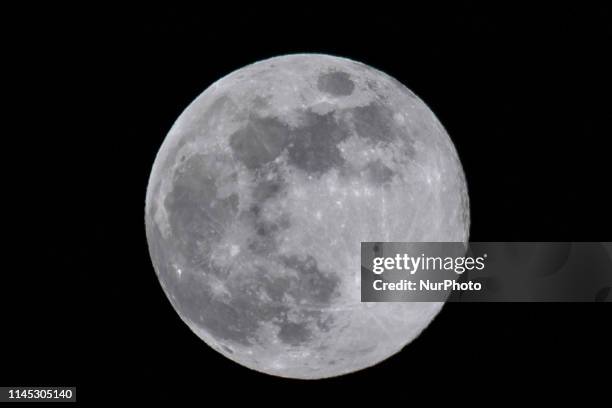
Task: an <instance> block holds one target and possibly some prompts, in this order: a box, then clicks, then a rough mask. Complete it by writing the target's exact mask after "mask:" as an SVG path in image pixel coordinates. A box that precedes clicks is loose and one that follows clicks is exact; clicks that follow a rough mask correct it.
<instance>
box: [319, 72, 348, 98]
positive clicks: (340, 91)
mask: <svg viewBox="0 0 612 408" xmlns="http://www.w3.org/2000/svg"><path fill="white" fill-rule="evenodd" d="M317 88H319V90H320V91H322V92H325V93H328V94H330V95H334V96H348V95H350V94H352V93H353V90H354V89H355V83H354V82H353V81H352V80H351V78H350V75H349V74H347V73H346V72H342V71H334V72H327V73H324V74H321V75H319V79H318V80H317Z"/></svg>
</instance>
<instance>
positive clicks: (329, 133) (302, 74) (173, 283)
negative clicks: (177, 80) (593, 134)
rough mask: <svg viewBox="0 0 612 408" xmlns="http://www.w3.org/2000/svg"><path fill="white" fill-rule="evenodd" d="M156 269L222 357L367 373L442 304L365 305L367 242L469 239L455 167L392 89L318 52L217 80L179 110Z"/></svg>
mask: <svg viewBox="0 0 612 408" xmlns="http://www.w3.org/2000/svg"><path fill="white" fill-rule="evenodd" d="M145 207H146V208H145V222H146V233H147V240H148V244H149V251H150V255H151V258H152V261H153V265H154V267H155V271H156V273H157V276H158V278H159V281H160V283H161V286H162V287H163V290H164V292H165V293H166V295H167V296H168V299H169V300H170V302H171V303H172V306H173V307H174V309H175V310H176V311H177V313H178V314H179V316H180V317H181V319H182V320H183V321H184V322H185V323H186V324H187V325H188V326H189V327H190V328H191V330H192V331H193V332H194V333H195V334H197V335H198V336H199V337H200V338H201V339H202V340H204V342H206V344H208V345H209V346H210V347H212V348H213V349H215V350H216V351H218V352H219V353H221V354H222V355H224V356H225V357H227V358H229V359H231V360H233V361H235V362H237V363H239V364H241V365H243V366H246V367H249V368H251V369H254V370H257V371H260V372H264V373H267V374H271V375H276V376H282V377H290V378H302V379H317V378H325V377H332V376H338V375H342V374H346V373H350V372H354V371H357V370H360V369H363V368H366V367H370V366H372V365H375V364H377V363H378V362H380V361H382V360H384V359H386V358H388V357H389V356H391V355H393V354H395V353H397V352H398V351H399V350H401V349H402V348H403V347H404V346H406V345H407V344H408V343H410V342H411V341H412V340H414V339H415V338H416V337H417V336H418V335H419V334H420V333H421V332H422V330H423V329H424V328H425V327H426V326H427V325H428V324H429V323H430V322H431V321H432V319H434V317H435V316H436V315H437V314H438V312H439V311H440V309H441V308H442V306H443V303H440V302H438V303H427V302H420V303H419V302H414V303H365V302H363V303H362V302H361V301H360V273H361V256H360V244H361V242H362V241H411V242H415V241H418V242H437V241H445V242H451V241H452V242H467V240H468V233H469V223H470V219H469V202H468V195H467V187H466V182H465V177H464V173H463V169H462V167H461V163H460V161H459V159H458V156H457V152H456V150H455V148H454V146H453V143H452V141H451V140H450V138H449V136H448V134H447V133H446V131H445V130H444V128H443V127H442V125H441V124H440V122H439V121H438V120H437V119H436V117H435V116H434V114H433V113H432V112H431V110H430V109H429V108H428V107H427V106H426V105H425V103H424V102H423V101H421V100H420V99H419V98H418V97H417V96H415V95H414V94H413V93H412V92H411V91H410V90H409V89H407V88H406V87H405V86H403V85H402V84H400V83H399V82H398V81H396V80H395V79H393V78H391V77H390V76H388V75H386V74H384V73H383V72H381V71H378V70H376V69H374V68H371V67H369V66H367V65H364V64H361V63H358V62H355V61H352V60H349V59H345V58H339V57H333V56H328V55H321V54H296V55H286V56H280V57H276V58H271V59H268V60H264V61H260V62H257V63H255V64H252V65H249V66H246V67H244V68H242V69H239V70H237V71H235V72H233V73H231V74H229V75H227V76H226V77H224V78H222V79H220V80H219V81H217V82H215V83H214V84H212V85H211V86H210V87H209V88H208V89H206V90H205V91H204V92H203V93H202V94H201V95H200V96H198V97H197V98H196V99H195V100H194V101H193V102H192V103H191V104H190V105H189V106H188V107H187V108H186V109H185V111H184V112H183V113H182V114H181V115H180V116H179V118H178V119H177V121H176V122H175V124H174V125H173V127H172V129H171V130H170V132H169V133H168V135H167V136H166V138H165V140H164V142H163V144H162V146H161V148H160V150H159V152H158V154H157V157H156V159H155V163H154V165H153V169H152V172H151V175H150V179H149V184H148V188H147V196H146V205H145Z"/></svg>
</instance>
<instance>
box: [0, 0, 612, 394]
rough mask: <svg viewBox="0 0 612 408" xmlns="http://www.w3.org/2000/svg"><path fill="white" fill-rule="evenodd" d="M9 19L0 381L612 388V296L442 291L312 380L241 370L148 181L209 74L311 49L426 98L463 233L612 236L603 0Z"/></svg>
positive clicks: (149, 388)
mask: <svg viewBox="0 0 612 408" xmlns="http://www.w3.org/2000/svg"><path fill="white" fill-rule="evenodd" d="M12 17H13V16H12V15H10V14H6V17H5V19H7V20H11V19H12ZM18 17H19V18H20V20H19V23H18V24H16V27H15V28H7V29H6V30H7V35H6V36H5V41H6V43H7V51H10V52H15V57H14V58H11V59H7V61H10V63H9V62H7V63H6V65H10V66H11V67H12V68H15V69H14V71H15V72H14V74H12V75H11V76H7V79H8V80H9V82H12V85H17V88H18V89H19V90H20V91H19V92H17V93H16V95H15V97H14V99H11V101H12V107H13V108H18V110H20V111H22V113H21V114H18V113H15V116H11V117H10V119H7V129H8V130H9V131H7V135H13V136H11V137H9V136H7V139H6V140H7V141H6V142H5V143H6V144H5V149H6V150H5V155H4V156H5V160H4V161H3V162H4V163H5V164H6V165H7V167H8V169H7V170H6V172H5V174H6V175H7V176H6V180H5V183H6V184H5V189H6V190H5V197H6V201H8V202H10V203H11V204H16V207H17V209H16V212H7V213H6V215H5V217H6V221H7V222H6V224H8V225H9V226H13V225H15V226H17V228H16V229H15V232H14V233H13V232H10V233H9V232H6V233H5V236H6V237H7V238H8V240H9V241H11V244H13V246H14V247H15V248H13V247H7V249H6V251H7V253H6V254H5V259H6V262H5V268H6V269H5V270H4V271H3V275H4V284H3V285H2V287H1V289H2V302H3V305H2V306H3V307H2V309H0V310H1V311H0V318H1V319H2V322H3V326H4V327H3V329H2V331H0V333H1V337H0V345H1V347H2V350H3V352H2V354H3V355H2V360H1V361H0V385H76V386H77V387H78V393H77V395H78V399H79V400H80V402H81V403H86V402H93V401H96V400H99V399H113V398H118V397H122V398H123V397H125V398H129V399H141V398H142V399H153V400H164V399H166V400H173V399H192V400H193V401H194V402H197V403H200V404H204V403H212V399H214V398H217V397H218V398H220V399H221V400H223V401H225V402H226V403H234V402H236V403H242V402H252V403H256V402H262V403H264V402H265V401H268V402H266V403H274V402H276V403H279V404H280V403H284V404H294V403H295V402H296V401H299V400H302V399H320V400H321V401H323V400H328V399H329V398H331V397H334V398H336V399H337V400H338V401H345V403H347V404H348V403H351V404H352V403H353V402H354V401H362V402H363V401H365V400H367V399H371V400H376V399H377V398H382V397H384V398H391V399H395V400H396V401H397V402H396V403H400V404H404V403H409V402H410V401H412V399H413V398H417V397H418V396H419V395H422V396H424V397H427V398H429V399H430V400H431V401H438V399H439V398H442V397H444V396H446V397H450V398H454V397H464V398H471V399H479V398H484V397H483V394H484V393H485V392H487V391H491V390H493V391H495V392H497V399H496V400H504V401H505V400H507V399H508V398H510V397H512V396H514V397H515V398H519V399H522V398H525V401H527V400H529V401H531V398H532V397H528V398H527V395H528V394H529V393H530V392H531V391H537V393H538V394H540V395H545V396H547V397H550V396H562V397H565V396H566V395H568V394H581V395H584V396H593V397H598V396H602V395H605V393H606V392H607V391H608V389H607V388H604V386H606V383H609V380H610V367H611V358H610V349H611V347H612V334H611V331H610V326H611V322H612V319H611V316H612V315H611V313H610V312H611V311H612V309H611V308H610V307H609V304H595V303H593V304H457V303H451V304H447V305H446V306H445V307H444V309H443V311H442V312H441V313H440V315H439V316H438V317H437V318H436V319H435V320H434V321H433V323H432V324H431V325H430V326H429V327H428V328H427V329H426V330H425V332H424V333H423V334H422V335H421V336H420V337H418V338H417V339H416V340H415V341H414V342H413V343H412V344H411V345H410V346H409V347H407V348H406V349H405V350H403V351H402V352H401V353H399V354H398V355H396V356H394V357H392V358H390V359H388V360H387V361H385V362H383V363H381V364H379V365H377V366H375V367H373V368H370V369H367V370H364V371H361V372H357V373H354V374H350V375H346V376H343V377H339V378H333V379H328V380H322V381H316V382H306V381H297V380H287V379H281V378H276V377H271V376H267V375H264V374H260V373H257V372H254V371H250V370H248V369H245V368H243V367H241V366H239V365H237V364H235V363H232V362H231V361H229V360H227V359H225V357H223V356H221V355H219V354H217V353H216V352H214V351H213V350H212V349H210V348H208V347H207V346H205V344H204V343H203V342H202V341H201V340H199V339H198V338H197V337H196V336H195V335H193V334H192V333H191V332H190V330H189V329H188V328H187V326H186V325H184V324H183V323H182V322H181V320H180V319H179V317H178V315H177V314H176V313H175V312H174V310H173V309H172V307H171V305H170V303H169V302H168V301H167V299H166V297H165V295H164V294H163V292H162V290H161V287H160V285H159V283H158V280H157V278H156V276H155V273H154V271H153V268H152V265H151V263H150V259H149V256H148V250H147V243H146V239H145V232H144V198H145V190H146V185H147V179H148V175H149V171H150V169H151V165H152V163H153V160H154V157H155V154H156V152H157V150H158V148H159V146H160V144H161V142H162V140H163V138H164V136H165V134H166V133H167V132H168V130H169V129H170V127H171V125H172V123H173V122H174V120H175V119H176V118H177V117H178V115H179V114H180V113H181V112H182V110H183V109H184V108H185V107H186V106H187V105H188V104H189V103H190V102H191V101H192V100H193V99H194V98H195V97H196V96H197V95H198V94H200V93H201V92H202V91H203V90H204V89H206V88H207V87H208V86H209V85H210V84H211V83H212V82H214V81H215V80H217V79H219V78H220V77H222V76H224V75H226V74H228V73H229V72H231V71H233V70H236V69H238V68H241V67H242V66H244V65H246V64H249V63H252V62H255V61H258V60H261V59H264V58H268V57H272V56H276V55H280V54H286V53H294V52H319V53H329V54H333V55H339V56H344V57H348V58H351V59H354V60H357V61H361V62H364V63H366V64H368V65H371V66H373V67H375V68H378V69H380V70H382V71H384V72H386V73H388V74H390V75H391V76H393V77H395V78H396V79H398V80H399V81H400V82H402V83H404V84H405V85H406V86H408V87H409V88H410V89H411V90H412V91H414V92H415V93H416V94H417V95H418V96H419V97H421V98H422V99H423V100H424V101H425V102H426V103H427V104H428V105H429V107H430V108H431V109H432V110H433V111H434V112H435V114H436V115H437V116H438V118H439V119H440V121H441V122H442V123H443V124H444V126H445V127H446V129H447V130H448V133H449V134H450V136H451V138H452V140H453V141H454V143H455V146H456V148H457V150H458V152H459V156H460V158H461V161H462V164H463V166H464V170H465V173H466V176H467V182H468V188H469V194H470V205H471V217H472V224H471V237H470V238H471V240H473V241H611V240H612V228H611V227H612V220H611V217H610V210H611V209H612V200H611V199H610V196H609V195H608V190H609V189H610V181H609V179H610V175H611V171H610V169H611V166H610V143H609V138H610V137H611V132H610V120H609V118H610V107H611V106H610V105H611V104H610V93H609V89H610V88H609V77H610V72H612V70H611V67H610V64H609V61H608V54H610V44H611V42H610V40H611V36H610V18H611V15H610V11H609V9H607V8H604V7H601V6H599V7H595V8H592V9H588V8H587V7H586V6H583V7H573V8H564V7H559V6H556V7H551V8H546V9H542V10H536V9H534V8H528V9H522V10H517V9H512V8H497V9H494V10H493V9H488V8H481V7H479V6H476V5H475V4H474V3H471V2H459V3H455V5H454V6H453V7H450V8H445V7H442V6H440V7H438V8H437V9H435V10H421V9H417V8H415V7H412V6H404V7H403V8H399V6H394V7H391V8H390V6H389V7H387V8H383V6H382V5H377V4H369V5H358V4H356V3H355V4H347V5H345V6H332V4H331V3H330V2H328V3H327V4H322V5H316V4H315V3H298V4H290V3H286V4H285V5H284V6H282V7H281V6H278V7H276V8H263V7H262V6H258V7H257V8H255V7H253V8H251V9H247V8H244V7H243V6H241V5H238V4H228V7H227V8H221V7H215V8H211V7H209V6H207V8H204V9H198V10H196V9H181V8H180V7H165V8H164V7H161V8H154V9H150V8H142V9H136V10H127V9H113V10H110V9H94V8H89V9H84V8H83V9H68V8H65V9H57V8H54V9H53V10H51V9H46V10H45V9H31V10H26V11H25V12H21V13H19V14H18ZM21 19H22V20H21ZM13 62H14V63H13ZM14 244H16V245H14ZM9 248H10V249H9ZM607 385H608V386H609V384H607ZM585 387H588V390H587V388H585ZM529 395H530V394H529ZM379 403H381V402H379ZM214 406H216V405H214Z"/></svg>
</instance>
